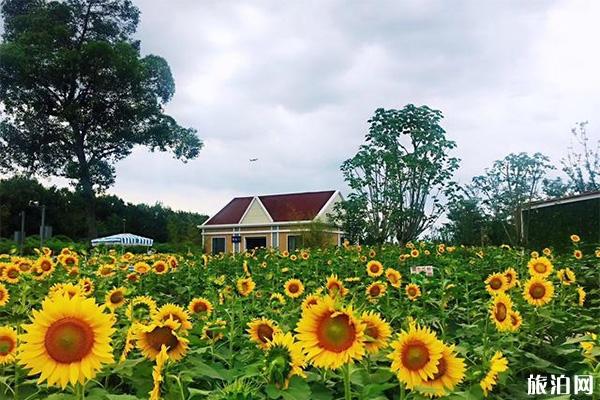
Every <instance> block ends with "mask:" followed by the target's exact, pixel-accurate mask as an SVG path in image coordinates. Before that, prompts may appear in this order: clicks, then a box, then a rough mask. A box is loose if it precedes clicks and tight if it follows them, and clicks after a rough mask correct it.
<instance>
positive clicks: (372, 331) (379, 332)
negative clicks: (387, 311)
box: [360, 311, 392, 354]
mask: <svg viewBox="0 0 600 400" xmlns="http://www.w3.org/2000/svg"><path fill="white" fill-rule="evenodd" d="M360 321H361V322H362V323H363V324H364V325H365V348H366V350H367V352H368V353H371V354H374V353H377V352H378V351H379V350H381V349H384V348H386V347H387V346H388V340H389V338H390V337H391V336H392V328H390V325H389V324H388V323H387V322H385V320H384V319H383V318H381V316H380V315H379V314H378V313H375V312H373V311H370V312H364V313H363V314H362V315H361V317H360Z"/></svg>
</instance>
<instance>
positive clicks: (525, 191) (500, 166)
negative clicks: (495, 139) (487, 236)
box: [469, 153, 554, 244]
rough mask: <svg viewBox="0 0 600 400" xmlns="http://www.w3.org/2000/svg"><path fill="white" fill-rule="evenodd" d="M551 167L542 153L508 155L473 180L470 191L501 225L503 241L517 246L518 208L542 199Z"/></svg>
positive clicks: (519, 225) (519, 210)
mask: <svg viewBox="0 0 600 400" xmlns="http://www.w3.org/2000/svg"><path fill="white" fill-rule="evenodd" d="M553 168H554V166H553V165H552V164H551V163H550V160H549V158H548V157H546V156H545V155H543V154H541V153H535V154H533V155H529V154H527V153H518V154H514V153H511V154H509V155H507V156H506V157H504V158H503V159H502V160H496V161H494V163H493V164H492V167H491V168H487V169H486V170H485V172H484V174H483V175H479V176H476V177H474V178H473V181H472V183H471V185H470V187H469V190H470V192H471V193H472V196H473V197H476V198H480V199H481V202H482V205H483V209H484V210H485V212H486V213H487V214H488V215H489V216H490V218H491V219H493V220H495V221H499V222H500V223H501V225H502V227H503V230H504V233H505V234H506V239H507V240H508V241H509V242H510V243H511V244H517V243H519V241H520V240H521V234H520V233H521V227H522V226H521V208H522V207H526V204H527V203H530V202H531V201H532V200H536V199H539V198H540V197H541V189H542V183H543V180H544V177H545V176H546V174H547V172H548V171H549V170H551V169H553Z"/></svg>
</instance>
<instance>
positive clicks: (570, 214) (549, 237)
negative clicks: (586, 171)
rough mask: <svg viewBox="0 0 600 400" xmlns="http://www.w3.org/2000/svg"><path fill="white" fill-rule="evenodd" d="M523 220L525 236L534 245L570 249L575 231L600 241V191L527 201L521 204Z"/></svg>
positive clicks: (591, 240)
mask: <svg viewBox="0 0 600 400" xmlns="http://www.w3.org/2000/svg"><path fill="white" fill-rule="evenodd" d="M521 221H522V223H521V227H520V228H521V237H522V238H523V241H524V242H525V243H526V245H527V246H528V247H531V248H543V247H553V248H555V249H558V250H561V251H564V250H568V249H570V248H571V241H570V240H569V236H570V235H572V234H577V235H579V236H581V239H582V240H584V241H585V242H587V243H598V242H599V241H600V191H596V192H586V193H581V194H576V195H571V196H565V197H561V198H557V199H550V200H542V201H534V202H531V203H526V204H524V205H522V206H521Z"/></svg>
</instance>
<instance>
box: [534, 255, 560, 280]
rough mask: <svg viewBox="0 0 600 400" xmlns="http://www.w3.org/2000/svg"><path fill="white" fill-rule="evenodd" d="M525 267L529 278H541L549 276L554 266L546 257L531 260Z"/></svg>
mask: <svg viewBox="0 0 600 400" xmlns="http://www.w3.org/2000/svg"><path fill="white" fill-rule="evenodd" d="M527 267H528V268H529V274H530V275H531V276H540V277H543V278H545V277H547V276H550V274H552V271H554V266H553V265H552V263H551V262H550V260H549V259H548V258H546V257H538V258H532V259H531V260H529V262H528V263H527Z"/></svg>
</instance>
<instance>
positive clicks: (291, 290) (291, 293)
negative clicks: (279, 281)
mask: <svg viewBox="0 0 600 400" xmlns="http://www.w3.org/2000/svg"><path fill="white" fill-rule="evenodd" d="M284 289H285V294H286V295H287V296H288V297H291V298H293V299H295V298H298V297H300V296H302V294H303V293H304V285H303V284H302V281H301V280H300V279H289V280H288V281H287V282H286V283H285V285H284Z"/></svg>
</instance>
